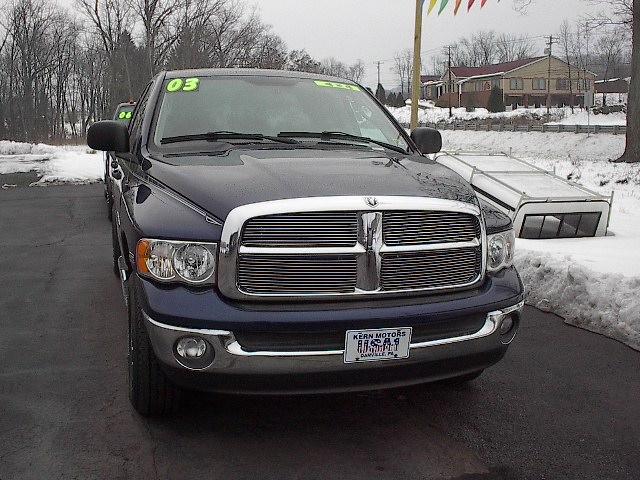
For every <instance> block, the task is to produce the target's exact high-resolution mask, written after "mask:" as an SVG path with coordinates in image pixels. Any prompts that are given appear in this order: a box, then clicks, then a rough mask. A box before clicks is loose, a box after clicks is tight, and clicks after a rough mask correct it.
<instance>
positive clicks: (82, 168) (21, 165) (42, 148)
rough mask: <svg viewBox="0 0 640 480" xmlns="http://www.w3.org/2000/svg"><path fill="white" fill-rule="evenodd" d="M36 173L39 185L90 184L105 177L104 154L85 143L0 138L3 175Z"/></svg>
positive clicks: (0, 158) (0, 168)
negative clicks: (14, 140)
mask: <svg viewBox="0 0 640 480" xmlns="http://www.w3.org/2000/svg"><path fill="white" fill-rule="evenodd" d="M32 171H34V172H37V173H38V174H39V175H41V176H42V178H40V180H38V182H36V184H37V185H46V184H50V183H62V182H70V183H89V182H96V181H98V180H100V179H101V178H102V177H103V176H104V163H103V157H102V154H100V153H96V152H94V151H93V150H89V149H88V148H87V147H86V146H63V147H56V146H52V145H45V144H31V143H20V142H12V141H8V140H1V141H0V174H6V173H21V172H32Z"/></svg>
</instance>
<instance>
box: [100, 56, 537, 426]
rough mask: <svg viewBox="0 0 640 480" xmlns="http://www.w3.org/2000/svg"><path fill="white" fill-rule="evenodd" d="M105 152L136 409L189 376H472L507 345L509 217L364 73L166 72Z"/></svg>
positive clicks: (360, 383) (217, 387)
mask: <svg viewBox="0 0 640 480" xmlns="http://www.w3.org/2000/svg"><path fill="white" fill-rule="evenodd" d="M88 143H89V145H90V146H91V147H92V148H95V149H98V150H104V151H111V152H115V153H114V163H113V168H111V169H110V171H109V176H110V178H109V181H110V182H111V184H112V198H113V203H112V206H111V208H112V211H113V218H114V221H113V222H112V226H113V228H112V230H113V235H112V237H113V261H114V269H115V270H116V272H118V274H119V278H120V280H121V283H122V289H123V293H124V297H125V301H126V303H127V306H128V316H129V336H128V338H129V355H128V365H129V368H128V370H129V372H128V375H129V392H130V399H131V402H132V404H133V406H134V407H135V409H136V410H137V411H138V412H140V413H141V414H143V415H159V414H165V413H168V412H171V411H174V410H175V409H176V408H177V407H178V405H179V399H180V395H181V394H182V393H184V391H185V390H187V389H202V390H208V391H216V392H234V393H237V392H242V393H276V394H291V393H309V392H336V391H357V390H366V389H375V388H386V387H394V386H402V385H411V384H417V383H422V382H434V381H442V380H447V381H456V382H465V381H469V380H472V379H474V378H476V377H477V376H478V375H480V374H481V373H482V371H483V370H484V369H486V368H487V367H489V366H491V365H493V364H495V363H496V362H498V361H499V360H500V359H501V358H502V357H503V356H504V354H505V352H506V350H507V348H508V345H509V344H510V343H511V342H512V340H513V339H514V337H515V335H516V332H517V329H518V326H519V323H520V318H521V314H520V312H521V310H522V307H523V298H524V296H523V286H522V283H521V281H520V278H519V276H518V273H517V272H516V270H515V268H514V267H513V265H512V260H513V251H514V233H513V230H512V224H511V221H510V219H509V218H508V217H506V216H505V215H503V214H502V213H500V212H498V211H496V210H495V209H494V208H493V207H491V206H490V205H488V204H486V203H483V202H482V201H480V200H478V198H477V197H476V194H475V193H474V191H473V189H472V188H471V186H470V185H469V184H468V183H467V182H465V181H464V180H463V179H462V178H461V177H460V176H458V175H457V174H456V173H454V172H453V171H451V170H449V169H448V168H446V167H444V166H441V165H439V164H437V163H436V162H434V161H433V158H432V157H431V154H434V153H436V152H438V151H439V150H440V149H441V147H442V139H441V137H440V134H439V132H437V131H435V130H431V129H427V128H418V129H416V130H414V131H413V132H411V134H410V135H409V134H407V133H406V132H405V131H404V129H402V128H401V127H400V125H398V123H397V122H396V121H395V120H394V119H393V118H392V117H391V116H390V115H389V113H388V112H387V110H386V109H385V108H384V107H383V106H381V105H380V104H379V103H378V102H377V101H376V99H375V98H374V97H373V96H372V95H371V93H370V92H369V91H368V90H367V89H365V88H363V87H362V86H360V85H358V84H356V83H354V82H351V81H348V80H345V79H341V78H335V77H327V76H322V75H315V74H306V73H297V72H281V71H259V70H241V69H238V70H236V69H229V70H227V69H221V70H211V69H207V70H187V71H172V72H162V73H160V74H158V75H156V76H155V77H154V78H153V79H152V80H151V81H150V82H149V84H148V85H147V86H146V87H145V89H144V92H143V93H142V96H141V97H140V99H139V101H138V102H137V104H136V106H135V110H134V111H133V115H132V118H131V122H130V123H129V125H128V126H127V125H125V124H124V123H123V122H119V121H117V120H115V121H103V122H98V123H95V124H94V125H92V126H91V128H90V129H89V132H88Z"/></svg>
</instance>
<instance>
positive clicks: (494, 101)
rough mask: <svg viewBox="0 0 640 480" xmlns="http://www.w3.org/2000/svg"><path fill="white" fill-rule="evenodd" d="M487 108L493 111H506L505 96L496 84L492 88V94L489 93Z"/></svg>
mask: <svg viewBox="0 0 640 480" xmlns="http://www.w3.org/2000/svg"><path fill="white" fill-rule="evenodd" d="M487 110H489V111H490V112H491V113H497V112H504V111H505V106H504V98H503V96H502V89H501V88H500V87H497V86H494V87H493V88H492V89H491V95H489V102H488V103H487Z"/></svg>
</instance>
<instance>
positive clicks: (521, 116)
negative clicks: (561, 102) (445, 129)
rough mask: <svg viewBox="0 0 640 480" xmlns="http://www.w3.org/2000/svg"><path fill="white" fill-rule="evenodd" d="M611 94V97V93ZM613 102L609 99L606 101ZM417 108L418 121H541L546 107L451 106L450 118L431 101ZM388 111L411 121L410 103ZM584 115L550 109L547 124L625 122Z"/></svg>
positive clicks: (621, 115)
mask: <svg viewBox="0 0 640 480" xmlns="http://www.w3.org/2000/svg"><path fill="white" fill-rule="evenodd" d="M611 97H612V96H611ZM609 104H612V102H609ZM420 107H421V108H420V110H419V111H418V120H419V122H420V123H424V124H426V123H438V122H446V123H452V122H454V121H455V122H460V121H474V120H480V121H481V120H487V119H492V120H504V121H507V122H508V121H510V120H515V119H518V120H522V121H524V120H536V121H537V120H540V119H542V118H545V115H546V114H547V109H546V108H544V107H543V108H518V109H516V110H511V111H507V112H498V113H490V112H489V110H487V109H486V108H476V109H475V110H474V111H472V112H467V109H466V108H454V109H453V111H452V112H453V117H451V118H450V117H449V109H448V108H441V107H436V106H435V105H434V104H433V102H421V103H420ZM387 109H388V110H389V112H391V114H392V115H393V116H394V117H395V118H396V119H397V120H398V121H399V122H400V123H403V124H408V123H409V122H410V120H411V106H410V105H407V106H405V107H387ZM590 117H591V118H589V117H588V116H587V112H586V110H581V109H580V108H577V107H576V108H574V113H571V108H570V107H562V108H552V109H551V112H550V117H549V120H550V121H549V122H548V124H549V125H557V124H559V123H560V124H564V125H587V124H589V123H590V124H591V125H626V124H627V119H626V114H624V113H610V114H608V115H604V114H600V115H591V116H590Z"/></svg>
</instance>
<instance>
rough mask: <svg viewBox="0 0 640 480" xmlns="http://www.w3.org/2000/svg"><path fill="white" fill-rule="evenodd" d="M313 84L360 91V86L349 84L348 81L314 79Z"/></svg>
mask: <svg viewBox="0 0 640 480" xmlns="http://www.w3.org/2000/svg"><path fill="white" fill-rule="evenodd" d="M315 84H316V85H317V86H319V87H325V88H338V89H341V90H351V91H353V92H359V91H360V87H358V86H357V85H351V84H349V83H340V82H329V81H327V80H316V81H315Z"/></svg>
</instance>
